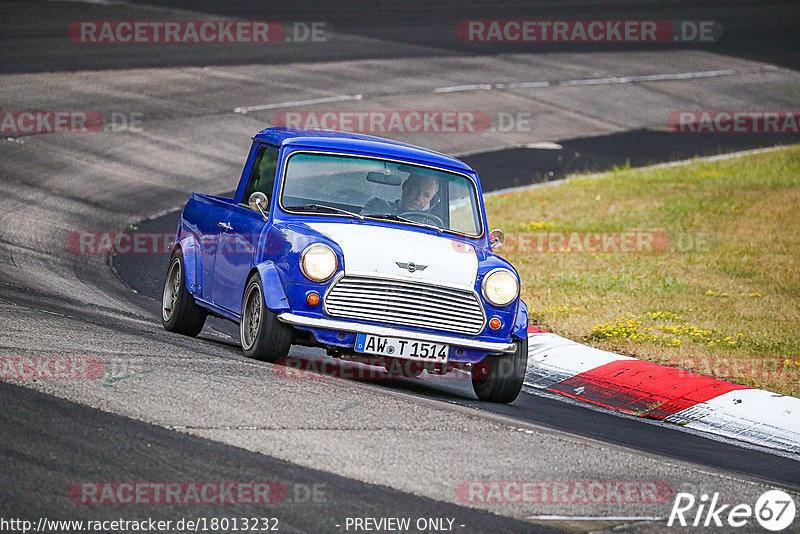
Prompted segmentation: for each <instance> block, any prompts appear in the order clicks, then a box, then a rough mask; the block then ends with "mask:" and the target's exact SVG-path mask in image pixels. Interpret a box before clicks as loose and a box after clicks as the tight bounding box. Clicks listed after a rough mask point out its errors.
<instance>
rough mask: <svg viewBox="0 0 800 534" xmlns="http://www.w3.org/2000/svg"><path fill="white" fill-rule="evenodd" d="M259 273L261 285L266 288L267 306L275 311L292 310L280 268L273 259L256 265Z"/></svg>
mask: <svg viewBox="0 0 800 534" xmlns="http://www.w3.org/2000/svg"><path fill="white" fill-rule="evenodd" d="M256 269H257V270H258V275H259V276H260V277H261V285H262V287H263V288H264V302H266V304H267V308H269V309H270V310H272V311H274V312H283V311H290V309H291V308H290V306H289V299H288V298H286V292H285V291H284V290H283V282H282V281H281V276H280V273H278V268H277V267H276V266H275V264H274V263H272V262H271V261H264V262H261V263H259V264H258V265H256Z"/></svg>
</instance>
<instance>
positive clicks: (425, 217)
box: [398, 211, 444, 228]
mask: <svg viewBox="0 0 800 534" xmlns="http://www.w3.org/2000/svg"><path fill="white" fill-rule="evenodd" d="M398 215H399V216H400V217H405V218H406V219H410V220H412V221H414V222H418V223H422V224H432V225H433V226H436V227H439V228H444V222H443V221H442V220H441V219H440V218H439V217H437V216H436V215H434V214H433V213H428V212H427V211H404V212H402V213H398Z"/></svg>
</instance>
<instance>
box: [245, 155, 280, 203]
mask: <svg viewBox="0 0 800 534" xmlns="http://www.w3.org/2000/svg"><path fill="white" fill-rule="evenodd" d="M277 170H278V151H277V150H275V149H274V148H270V147H266V146H262V147H261V148H260V149H259V150H258V154H256V160H255V162H253V170H252V171H250V178H249V179H248V180H247V188H246V189H245V190H244V198H242V202H243V203H245V204H247V200H248V199H249V198H250V195H252V194H253V193H255V192H256V191H260V192H262V193H264V194H265V195H267V198H268V199H269V200H270V201H271V200H272V198H271V197H272V186H273V185H275V173H276V172H277Z"/></svg>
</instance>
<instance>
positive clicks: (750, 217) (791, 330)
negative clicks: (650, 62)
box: [486, 146, 800, 396]
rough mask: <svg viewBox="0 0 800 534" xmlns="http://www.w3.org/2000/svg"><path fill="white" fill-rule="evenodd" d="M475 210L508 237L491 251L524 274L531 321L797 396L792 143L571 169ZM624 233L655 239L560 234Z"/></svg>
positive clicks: (799, 279)
mask: <svg viewBox="0 0 800 534" xmlns="http://www.w3.org/2000/svg"><path fill="white" fill-rule="evenodd" d="M486 207H487V211H488V218H489V223H490V227H492V228H494V227H499V228H502V229H503V230H504V231H505V232H506V235H507V237H508V241H507V244H508V246H507V247H505V248H501V249H499V251H498V252H499V253H501V254H503V255H504V256H506V257H507V258H508V259H509V260H511V262H512V263H513V264H514V265H515V266H516V267H517V269H518V270H519V272H520V275H521V276H522V280H523V288H522V294H523V298H524V299H525V301H526V302H527V303H528V307H529V310H530V316H531V322H532V323H533V324H537V325H539V326H540V327H542V328H544V329H547V330H550V331H552V332H556V333H558V334H561V335H564V336H566V337H569V338H571V339H575V340H578V341H582V342H585V343H588V344H590V345H593V346H596V347H599V348H603V349H606V350H612V351H617V352H620V353H623V354H628V355H633V356H636V357H639V358H642V359H646V360H650V361H654V362H657V363H662V364H666V365H672V366H676V367H680V368H683V369H687V370H690V371H694V372H698V373H701V374H707V375H711V376H715V377H717V378H721V379H725V380H730V381H733V382H737V383H742V384H747V385H750V386H754V387H759V388H764V389H769V390H772V391H777V392H779V393H784V394H787V395H793V396H800V147H798V146H794V147H791V148H788V149H782V150H776V151H773V152H768V153H762V154H757V155H750V156H742V157H737V158H732V159H727V160H722V161H715V162H705V161H696V162H693V163H691V164H689V165H683V166H678V167H670V168H660V169H630V168H619V169H615V170H613V171H611V172H608V173H604V174H599V175H589V176H575V177H571V178H570V179H569V180H568V181H567V182H566V183H562V184H558V185H553V186H546V187H541V188H537V189H531V190H528V191H523V192H516V193H511V194H506V195H501V196H495V197H490V198H488V199H487V200H486ZM627 231H639V232H643V233H641V234H639V235H642V236H645V237H647V236H649V237H648V239H651V240H653V241H652V242H651V245H653V246H651V247H650V248H648V247H647V246H646V245H647V242H646V241H645V242H643V243H642V244H641V245H640V246H638V247H633V248H634V251H632V252H624V253H619V252H617V253H615V252H608V253H604V252H586V251H585V243H587V242H585V241H584V242H583V243H584V244H583V245H579V242H572V244H571V245H570V244H569V242H568V241H567V240H568V238H569V237H570V236H575V235H577V236H578V237H579V238H580V239H584V237H585V236H586V233H592V232H606V233H607V235H612V236H613V235H619V232H627ZM554 234H555V235H560V236H564V241H563V242H562V243H561V245H562V246H561V248H559V249H558V250H554V247H553V246H551V245H550V244H548V242H547V240H546V239H547V238H548V237H549V238H552V236H553V235H554ZM537 239H538V240H542V239H545V241H544V243H545V245H542V244H541V241H539V242H537V241H536V240H537ZM526 243H527V246H526ZM531 243H538V244H537V245H535V246H531ZM551 243H553V244H555V243H554V242H551ZM589 244H591V243H589ZM578 250H584V251H582V252H578ZM631 321H632V323H631Z"/></svg>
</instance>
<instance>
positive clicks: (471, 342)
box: [278, 312, 517, 354]
mask: <svg viewBox="0 0 800 534" xmlns="http://www.w3.org/2000/svg"><path fill="white" fill-rule="evenodd" d="M278 320H279V321H281V322H284V323H286V324H290V325H292V326H298V327H300V328H304V327H305V328H323V329H326V330H338V331H340V332H357V333H361V334H372V335H376V336H384V337H398V338H405V339H416V340H420V341H428V342H430V343H446V344H448V345H452V346H455V347H464V348H468V349H475V350H479V351H484V352H487V353H488V352H491V353H507V354H510V353H513V352H514V351H516V350H517V346H516V345H515V344H514V343H494V342H491V341H479V340H477V339H467V338H463V337H453V336H443V335H440V334H427V333H423V332H414V331H411V330H400V329H399V328H388V327H385V326H376V325H372V324H364V323H353V322H348V321H336V320H334V319H322V318H318V317H304V316H302V315H296V314H294V313H289V312H284V313H280V314H278Z"/></svg>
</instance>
